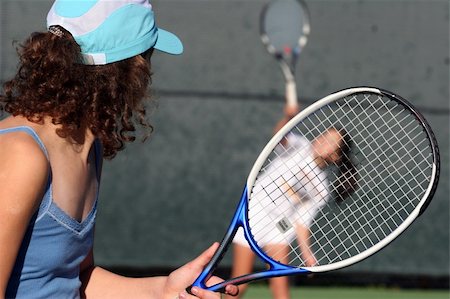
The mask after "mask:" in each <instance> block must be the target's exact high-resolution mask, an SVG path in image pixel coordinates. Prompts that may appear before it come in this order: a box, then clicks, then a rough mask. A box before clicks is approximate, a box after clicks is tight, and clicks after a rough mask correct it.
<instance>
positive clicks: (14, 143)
mask: <svg viewBox="0 0 450 299" xmlns="http://www.w3.org/2000/svg"><path fill="white" fill-rule="evenodd" d="M0 165H1V167H0V186H1V187H0V297H2V296H5V291H6V286H7V284H8V281H9V278H10V275H11V271H12V268H13V267H14V264H15V261H16V258H17V254H18V251H19V248H20V245H21V244H22V239H23V237H24V235H25V232H26V229H27V227H28V225H29V222H30V219H31V217H32V216H33V214H34V213H35V212H36V211H37V209H38V207H39V204H40V202H41V200H42V196H43V193H44V190H45V186H46V183H47V179H48V171H49V165H48V161H47V158H46V157H45V155H44V153H43V152H42V150H41V149H40V148H39V146H38V145H37V144H36V142H35V141H34V140H33V139H32V137H30V136H28V135H26V134H25V133H15V134H5V135H0Z"/></svg>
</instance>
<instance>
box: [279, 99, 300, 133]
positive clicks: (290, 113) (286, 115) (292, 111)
mask: <svg viewBox="0 0 450 299" xmlns="http://www.w3.org/2000/svg"><path fill="white" fill-rule="evenodd" d="M299 112H300V107H299V106H291V105H285V106H284V111H283V117H282V118H281V119H280V120H279V121H278V122H277V124H276V125H275V127H274V129H273V133H274V134H275V133H276V132H278V131H279V130H280V129H281V128H282V127H284V125H285V124H287V123H288V122H289V121H290V120H291V119H292V118H293V117H294V116H296V115H297V114H298V113H299Z"/></svg>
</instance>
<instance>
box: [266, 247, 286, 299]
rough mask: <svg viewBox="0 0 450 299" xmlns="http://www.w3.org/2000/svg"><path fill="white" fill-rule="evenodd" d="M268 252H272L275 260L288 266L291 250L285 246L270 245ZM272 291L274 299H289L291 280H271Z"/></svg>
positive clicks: (276, 278) (281, 278) (277, 278)
mask: <svg viewBox="0 0 450 299" xmlns="http://www.w3.org/2000/svg"><path fill="white" fill-rule="evenodd" d="M266 250H267V252H271V253H272V254H271V257H272V258H273V259H274V260H277V261H280V262H282V263H284V264H288V258H289V248H288V246H287V245H285V244H270V245H267V246H266ZM269 285H270V290H271V292H272V295H273V298H274V299H289V298H290V297H291V296H290V292H289V279H288V277H287V276H282V277H275V278H271V279H269Z"/></svg>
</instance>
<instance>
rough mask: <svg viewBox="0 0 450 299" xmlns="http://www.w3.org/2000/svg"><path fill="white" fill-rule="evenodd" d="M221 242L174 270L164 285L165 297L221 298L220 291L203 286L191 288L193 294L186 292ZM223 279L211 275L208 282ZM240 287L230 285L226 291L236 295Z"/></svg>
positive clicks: (214, 282) (190, 298)
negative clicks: (205, 288) (216, 291)
mask: <svg viewBox="0 0 450 299" xmlns="http://www.w3.org/2000/svg"><path fill="white" fill-rule="evenodd" d="M218 246H219V243H214V244H213V245H212V246H211V247H209V248H208V249H207V250H206V251H204V252H203V253H202V254H201V255H200V256H198V257H197V258H196V259H194V260H193V261H191V262H189V263H187V264H186V265H184V266H182V267H181V268H178V269H177V270H175V271H173V272H172V273H171V274H170V275H169V276H168V277H167V281H166V284H165V287H164V299H176V298H179V299H194V298H201V299H220V293H215V292H211V291H207V290H203V289H201V288H197V287H193V288H192V289H191V292H192V294H194V295H195V296H193V295H190V294H188V293H187V292H186V288H187V287H189V286H190V285H191V284H192V283H193V282H194V280H195V279H196V278H197V277H198V275H200V273H201V271H202V270H203V268H204V267H205V266H206V264H207V263H208V262H209V261H210V260H211V258H212V256H213V255H214V252H215V251H216V250H217V248H218ZM221 281H223V280H222V279H220V278H218V277H215V276H213V277H211V278H210V279H209V280H208V283H209V284H211V285H213V284H217V283H219V282H221ZM238 292H239V289H238V287H237V286H235V285H228V286H226V288H225V293H226V294H229V295H231V296H236V295H237V294H238Z"/></svg>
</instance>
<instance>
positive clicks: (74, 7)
mask: <svg viewBox="0 0 450 299" xmlns="http://www.w3.org/2000/svg"><path fill="white" fill-rule="evenodd" d="M54 25H59V26H61V27H63V28H64V29H66V30H67V31H69V32H70V33H71V34H72V36H73V37H74V39H75V41H76V42H77V43H78V44H79V45H80V47H81V53H82V55H83V59H84V61H83V63H85V64H95V65H101V64H107V63H112V62H116V61H120V60H123V59H126V58H130V57H133V56H135V55H138V54H141V53H143V52H145V51H147V50H148V49H150V48H155V49H157V50H160V51H163V52H166V53H169V54H181V53H182V52H183V44H182V43H181V41H180V39H179V38H178V37H177V36H175V35H174V34H173V33H170V32H168V31H165V30H162V29H160V28H158V27H157V26H156V24H155V17H154V13H153V10H152V6H151V4H150V3H149V2H148V1H147V0H56V1H55V3H54V4H53V6H52V8H51V9H50V11H49V13H48V15H47V28H49V27H50V26H54Z"/></svg>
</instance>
